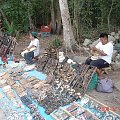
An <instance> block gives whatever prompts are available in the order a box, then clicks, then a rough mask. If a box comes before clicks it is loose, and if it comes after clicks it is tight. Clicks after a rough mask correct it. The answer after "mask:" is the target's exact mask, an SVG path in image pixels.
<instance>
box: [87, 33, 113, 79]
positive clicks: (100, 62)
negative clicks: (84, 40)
mask: <svg viewBox="0 0 120 120" xmlns="http://www.w3.org/2000/svg"><path fill="white" fill-rule="evenodd" d="M91 49H92V51H93V52H95V53H96V52H97V53H98V54H99V57H98V59H96V60H95V59H92V57H90V58H88V59H87V60H86V62H85V64H87V65H90V66H95V67H97V68H98V69H97V74H98V77H99V78H100V77H101V68H105V67H109V64H110V63H111V60H112V53H113V45H112V43H111V42H109V41H108V34H107V33H102V34H101V35H100V42H99V43H98V44H97V45H96V46H95V47H92V48H91Z"/></svg>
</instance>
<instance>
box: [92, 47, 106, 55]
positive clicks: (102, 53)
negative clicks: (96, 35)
mask: <svg viewBox="0 0 120 120" xmlns="http://www.w3.org/2000/svg"><path fill="white" fill-rule="evenodd" d="M92 50H93V51H96V52H97V53H98V54H100V55H101V56H107V54H106V53H105V52H104V51H103V50H100V49H98V48H96V47H92Z"/></svg>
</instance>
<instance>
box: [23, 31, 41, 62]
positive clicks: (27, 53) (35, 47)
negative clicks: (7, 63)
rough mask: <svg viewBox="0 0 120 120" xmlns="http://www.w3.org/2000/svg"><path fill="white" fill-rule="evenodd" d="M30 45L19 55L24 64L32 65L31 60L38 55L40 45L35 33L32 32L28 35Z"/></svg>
mask: <svg viewBox="0 0 120 120" xmlns="http://www.w3.org/2000/svg"><path fill="white" fill-rule="evenodd" d="M30 40H31V42H30V44H29V46H28V47H27V48H25V50H24V51H23V52H22V53H21V55H22V56H23V57H24V59H25V60H26V64H33V60H32V59H33V58H34V57H36V56H38V55H39V53H40V50H39V49H40V45H39V40H38V39H37V33H36V32H32V33H31V34H30Z"/></svg>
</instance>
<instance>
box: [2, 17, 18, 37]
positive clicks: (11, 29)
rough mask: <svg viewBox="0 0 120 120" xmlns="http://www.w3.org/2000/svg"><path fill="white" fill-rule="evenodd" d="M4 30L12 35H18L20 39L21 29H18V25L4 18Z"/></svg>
mask: <svg viewBox="0 0 120 120" xmlns="http://www.w3.org/2000/svg"><path fill="white" fill-rule="evenodd" d="M3 24H4V31H5V32H6V33H7V34H8V35H11V36H14V37H16V39H18V37H19V31H17V29H16V26H15V25H14V24H13V22H12V23H9V22H8V21H7V20H6V19H5V20H4V23H3Z"/></svg>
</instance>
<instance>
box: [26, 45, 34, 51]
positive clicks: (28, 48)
mask: <svg viewBox="0 0 120 120" xmlns="http://www.w3.org/2000/svg"><path fill="white" fill-rule="evenodd" d="M34 47H36V46H35V45H32V46H30V47H27V48H26V49H27V50H28V51H30V49H31V48H34Z"/></svg>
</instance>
